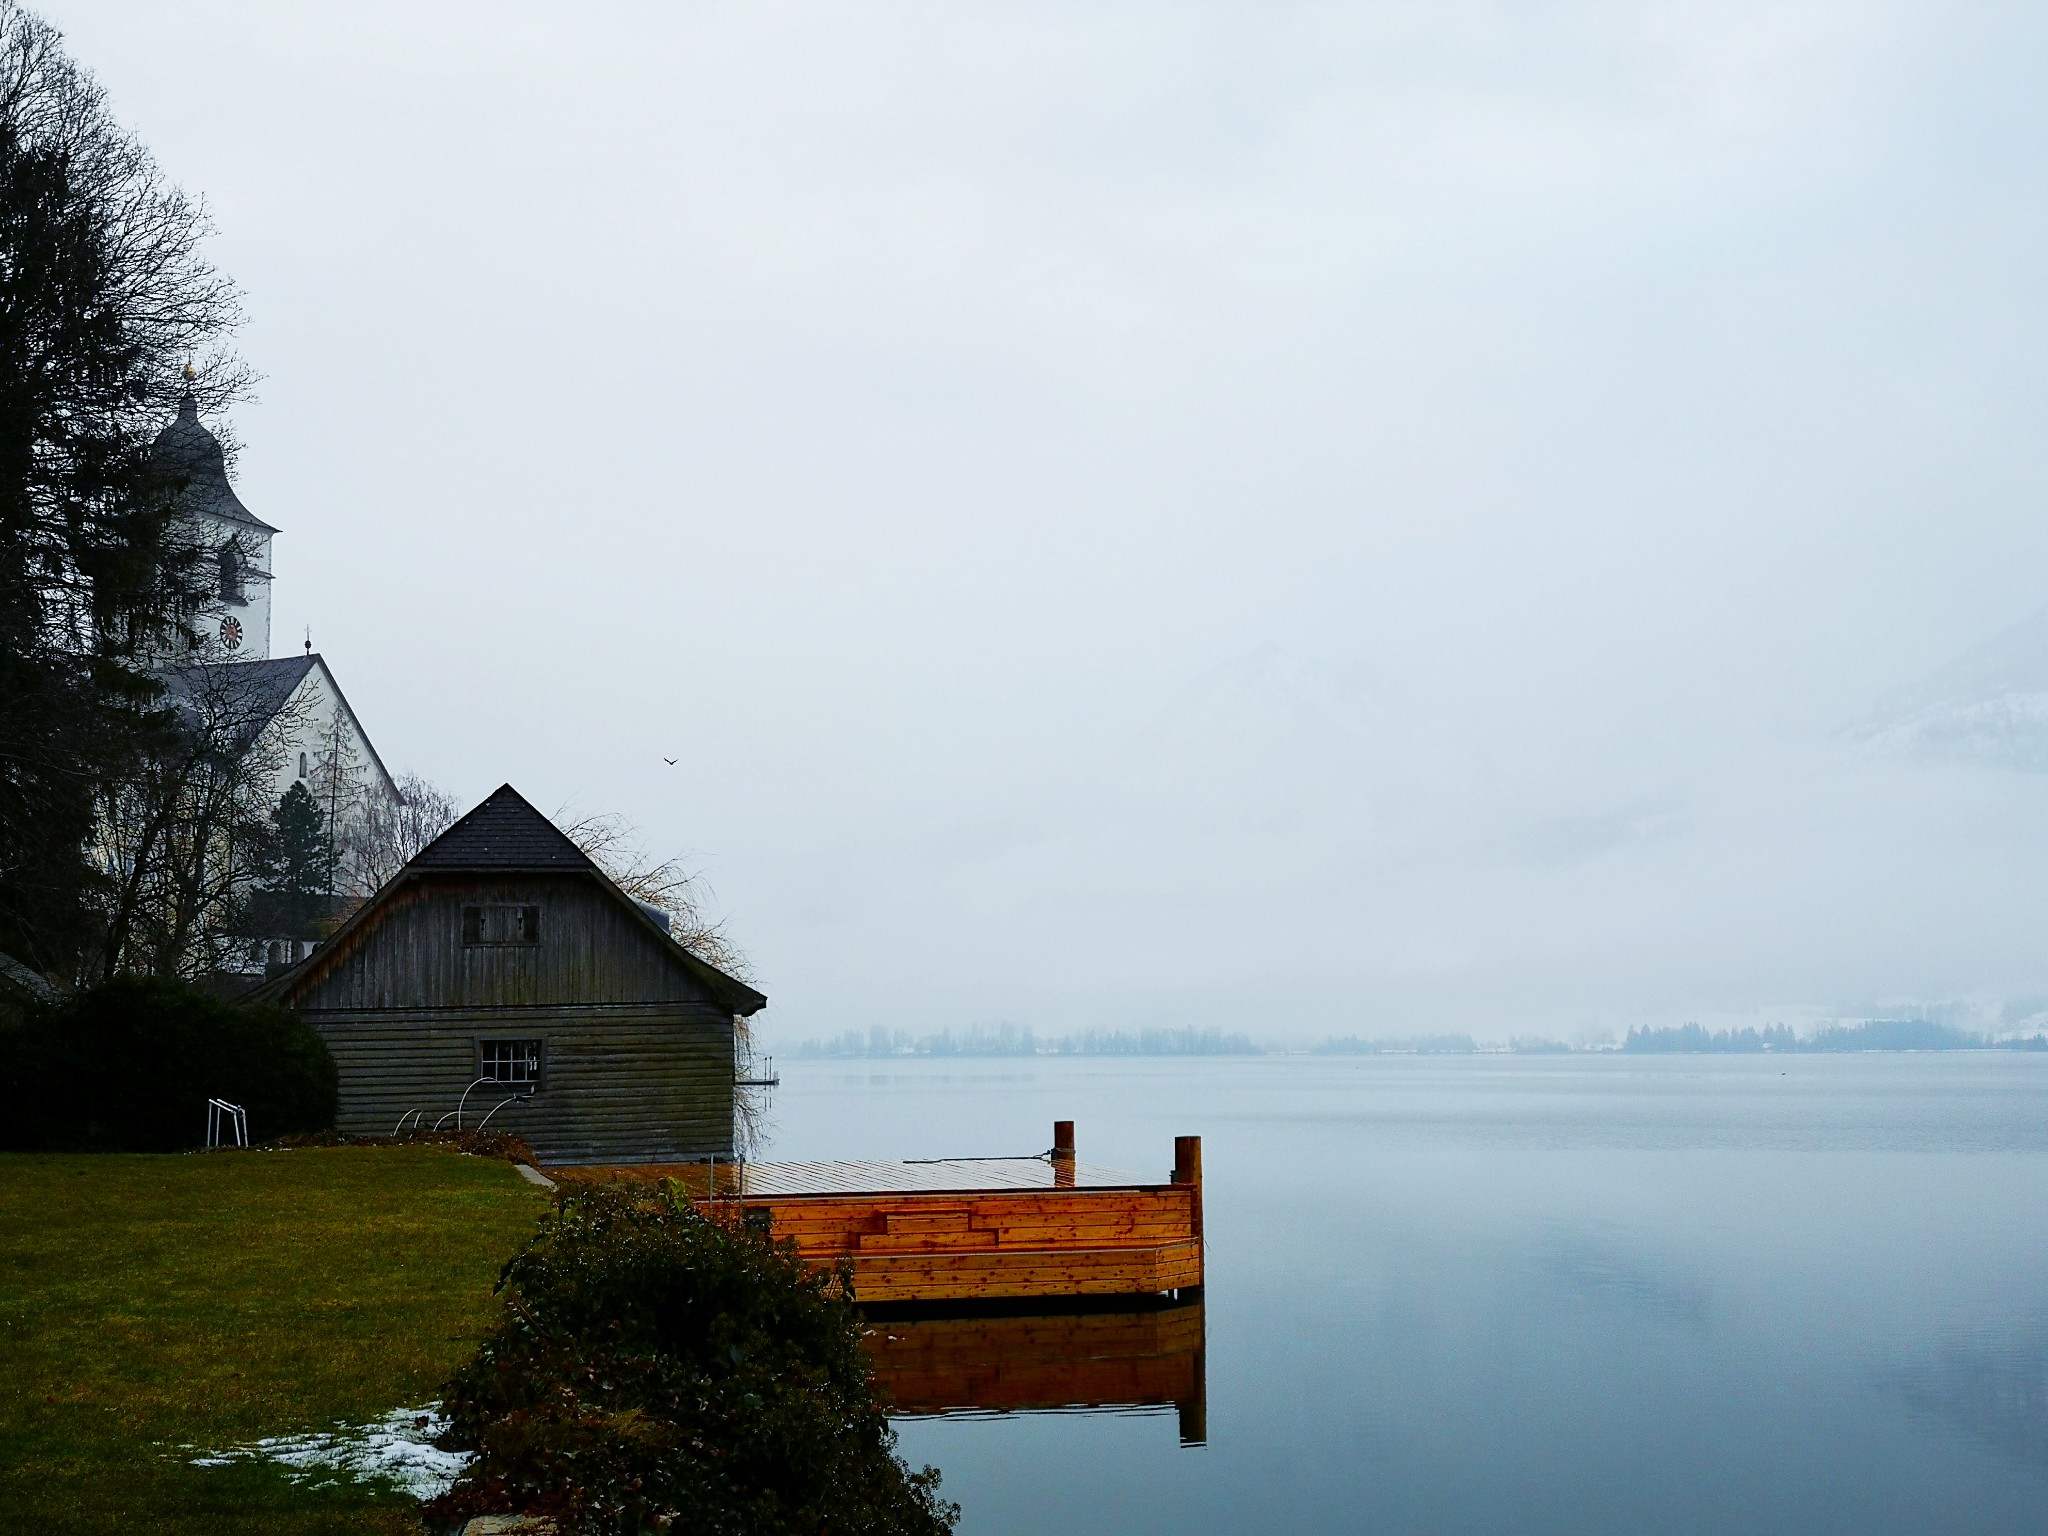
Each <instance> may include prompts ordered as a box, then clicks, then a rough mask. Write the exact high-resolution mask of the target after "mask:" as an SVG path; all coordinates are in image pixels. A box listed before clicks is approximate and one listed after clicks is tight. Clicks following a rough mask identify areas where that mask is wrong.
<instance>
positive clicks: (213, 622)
mask: <svg viewBox="0 0 2048 1536" xmlns="http://www.w3.org/2000/svg"><path fill="white" fill-rule="evenodd" d="M198 537H199V539H200V541H201V542H200V548H201V549H203V550H207V551H210V552H211V553H212V556H213V558H214V559H216V560H217V559H218V558H219V554H220V551H221V550H222V549H224V548H228V547H232V548H233V549H234V551H235V554H236V557H237V559H238V560H239V562H240V572H239V575H240V583H239V585H240V591H241V596H240V597H239V598H235V597H223V596H221V595H220V593H219V589H218V587H216V588H215V595H214V596H213V597H212V598H211V599H209V600H208V601H207V602H205V603H203V604H201V606H200V609H199V613H198V615H197V616H196V619H195V622H194V624H193V628H194V629H195V630H196V631H197V632H198V634H199V637H200V642H201V645H202V646H203V647H204V649H205V650H206V652H207V654H208V655H209V656H210V657H211V658H212V659H214V660H216V661H262V660H264V659H265V658H266V657H268V656H269V655H270V543H271V535H269V534H268V533H265V532H264V531H263V530H261V529H260V528H252V527H250V526H249V525H248V524H246V523H236V522H231V521H229V520H228V519H226V518H217V517H212V516H208V517H207V518H205V520H204V524H203V526H202V528H201V529H200V531H199V535H198ZM230 620H232V621H233V624H234V629H233V630H232V631H230V630H229V629H228V627H227V626H228V623H229V621H230Z"/></svg>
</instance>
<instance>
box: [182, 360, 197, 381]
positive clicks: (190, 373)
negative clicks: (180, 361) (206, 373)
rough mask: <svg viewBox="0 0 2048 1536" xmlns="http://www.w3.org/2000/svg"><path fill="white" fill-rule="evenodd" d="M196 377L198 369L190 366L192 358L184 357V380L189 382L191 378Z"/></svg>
mask: <svg viewBox="0 0 2048 1536" xmlns="http://www.w3.org/2000/svg"><path fill="white" fill-rule="evenodd" d="M198 377H199V370H198V369H197V368H194V367H193V366H192V359H191V358H189V357H188V358H186V359H185V378H186V381H187V382H188V383H189V382H190V381H191V380H193V379H196V378H198Z"/></svg>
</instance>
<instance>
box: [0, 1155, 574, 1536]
mask: <svg viewBox="0 0 2048 1536" xmlns="http://www.w3.org/2000/svg"><path fill="white" fill-rule="evenodd" d="M547 1204H548V1201H547V1197H546V1196H545V1194H544V1193H543V1192H542V1191H541V1190H539V1189H537V1188H535V1187H534V1186H532V1185H530V1184H528V1183H526V1182H525V1181H524V1180H522V1179H521V1178H519V1176H518V1175H517V1174H516V1172H515V1171H514V1170H513V1169H512V1168H511V1167H510V1166H509V1165H508V1164H506V1163H502V1162H497V1161H492V1160H488V1159H485V1158H479V1157H464V1156H460V1155H458V1154H456V1153H453V1152H450V1151H448V1150H446V1149H443V1148H437V1147H390V1148H381V1147H380V1148H368V1147H336V1148H300V1149H296V1150H293V1151H288V1152H218V1153H206V1154H194V1155H187V1156H176V1155H171V1156H118V1155H106V1154H101V1155H81V1156H43V1155H36V1154H19V1155H5V1156H0V1530H7V1531H15V1530H20V1531H36V1532H40V1533H71V1532H79V1533H83V1532H88V1531H90V1532H95V1533H97V1532H105V1531H112V1530H148V1531H152V1532H161V1533H166V1536H182V1533H186V1532H191V1533H194V1536H197V1533H199V1532H206V1533H209V1536H213V1533H222V1532H252V1533H253V1532H259V1531H260V1532H263V1533H265V1536H298V1533H314V1532H318V1533H330V1532H332V1533H341V1532H347V1533H351V1536H354V1533H359V1532H372V1531H389V1532H403V1531H415V1530H417V1529H418V1525H417V1522H416V1520H415V1519H414V1517H413V1515H412V1506H411V1503H410V1501H409V1500H407V1499H405V1498H404V1497H402V1496H399V1495H395V1494H393V1493H392V1492H390V1491H389V1490H388V1489H382V1488H377V1487H372V1486H366V1485H363V1484H360V1483H347V1484H341V1485H334V1484H329V1485H327V1486H325V1487H317V1486H312V1485H310V1484H309V1483H308V1482H306V1481H303V1480H294V1479H293V1478H291V1477H289V1476H287V1475H286V1474H285V1473H284V1472H282V1471H281V1470H279V1469H277V1468H275V1467H272V1466H269V1465H267V1464H263V1463H252V1462H238V1463H236V1464H233V1465H230V1466H226V1467H217V1468H200V1467H193V1466H191V1465H189V1464H188V1463H187V1461H186V1460H185V1459H183V1458H181V1457H180V1456H178V1455H177V1454H176V1453H175V1447H177V1446H180V1445H186V1444H191V1445H198V1446H202V1447H209V1448H225V1447H229V1446H234V1445H238V1444H244V1443H247V1442H249V1441H252V1440H255V1439H257V1438H259V1437H261V1436H266V1435H275V1434H279V1433H285V1432H290V1431H295V1430H307V1429H325V1428H327V1427H329V1426H330V1425H331V1424H332V1423H333V1422H334V1421H335V1420H337V1419H347V1420H351V1421H367V1420H373V1419H377V1418H380V1417H382V1416H383V1415H384V1414H386V1413H388V1412H389V1411H391V1410H392V1409H394V1408H397V1407H401V1406H410V1405H413V1404H417V1403H421V1402H424V1401H427V1400H428V1399H431V1398H433V1397H435V1396H436V1395H437V1392H438V1389H439V1387H440V1385H441V1383H442V1382H443V1381H445V1380H446V1379H447V1377H448V1376H449V1374H450V1373H451V1372H452V1371H453V1370H454V1369H455V1367H456V1366H458V1365H460V1364H461V1363H462V1362H463V1361H464V1360H466V1359H468V1357H469V1356H470V1354H471V1353H472V1352H473V1350H474V1348H475V1344H476V1341H477V1340H478V1338H480V1337H481V1336H482V1334H483V1333H484V1332H485V1330H486V1329H487V1328H488V1327H489V1326H490V1324H491V1322H492V1321H493V1319H494V1317H495V1315H496V1301H495V1298H494V1297H493V1296H492V1294H491V1287H492V1283H493V1282H494V1281H495V1279H496V1277H497V1273H498V1269H499V1266H500V1265H502V1264H503V1263H504V1261H505V1260H506V1259H507V1258H508V1257H509V1256H511V1254H513V1253H514V1252H515V1251H517V1250H518V1249H519V1247H520V1246H521V1245H522V1243H523V1242H524V1241H525V1239H526V1237H527V1236H528V1234H529V1233H530V1232H531V1231H532V1229H533V1224H534V1221H535V1219H536V1218H537V1217H538V1216H539V1215H540V1213H541V1212H542V1211H543V1210H544V1209H546V1207H547Z"/></svg>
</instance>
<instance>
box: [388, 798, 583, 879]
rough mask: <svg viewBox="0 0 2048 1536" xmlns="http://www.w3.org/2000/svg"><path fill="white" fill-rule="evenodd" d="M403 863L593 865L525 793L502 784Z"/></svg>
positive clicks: (535, 869) (533, 867)
mask: <svg viewBox="0 0 2048 1536" xmlns="http://www.w3.org/2000/svg"><path fill="white" fill-rule="evenodd" d="M407 867H408V868H410V869H503V870H515V871H518V872H520V873H541V874H545V873H552V872H556V871H563V870H566V871H571V872H575V871H581V870H587V869H595V868H596V867H597V866H596V865H594V864H592V863H591V862H590V860H589V859H587V858H586V857H584V854H583V850H582V849H580V848H578V847H577V846H576V845H575V844H574V843H572V842H570V841H569V839H568V838H567V837H565V836H564V835H563V833H562V830H561V828H559V827H557V826H556V825H555V824H554V823H553V822H552V821H549V820H548V819H547V817H545V816H543V815H541V813H540V812H539V811H536V810H535V809H534V808H533V807H532V805H530V804H529V803H528V802H527V799H526V797H525V796H524V795H522V794H520V793H519V791H518V790H516V789H514V788H513V787H512V786H511V785H510V784H501V785H499V786H498V788H497V789H495V790H494V791H492V793H491V795H490V797H489V798H488V799H486V800H485V801H484V803H483V804H482V805H479V806H478V807H477V808H476V809H475V810H473V811H471V812H470V813H469V814H468V815H467V816H465V817H463V818H462V820H460V821H458V822H456V823H455V825H454V826H452V827H450V828H449V829H448V830H447V831H446V832H443V833H442V834H441V835H440V836H439V837H437V838H435V839H434V840H433V841H432V842H431V843H429V844H427V846H426V847H424V848H422V849H421V850H420V851H419V852H418V853H417V854H416V855H414V857H413V861H412V863H411V864H410V865H408V866H407Z"/></svg>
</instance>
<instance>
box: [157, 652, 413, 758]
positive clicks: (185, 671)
mask: <svg viewBox="0 0 2048 1536" xmlns="http://www.w3.org/2000/svg"><path fill="white" fill-rule="evenodd" d="M316 667H317V668H319V669H320V671H321V672H322V673H324V674H325V675H326V678H327V686H328V687H329V688H331V689H332V690H333V691H334V699H335V703H336V704H337V705H339V706H340V708H341V709H343V710H344V711H346V712H347V714H348V717H349V718H350V719H351V720H355V718H356V714H355V710H354V709H352V708H351V707H350V706H349V702H348V697H347V695H345V694H344V693H343V692H342V691H341V684H340V683H339V682H337V681H335V677H334V672H333V670H332V669H331V668H330V667H329V666H328V665H327V663H326V662H325V661H324V660H323V659H322V658H321V655H320V653H319V652H318V651H308V652H306V653H305V654H304V655H303V656H271V657H266V658H264V659H262V660H258V661H200V662H194V663H193V664H192V665H191V666H189V667H179V668H176V669H175V670H173V671H169V672H165V673H164V674H162V676H163V684H164V695H165V698H166V699H167V701H168V702H169V703H170V704H171V706H172V707H173V708H176V709H181V710H186V711H189V712H191V713H194V714H200V713H213V714H214V715H215V716H216V718H218V717H219V716H220V715H221V714H227V715H229V716H231V717H232V719H233V723H234V724H235V725H236V726H237V727H238V731H237V735H238V736H239V738H240V739H239V740H237V741H236V742H235V749H236V750H237V751H247V750H248V748H249V745H250V744H251V743H252V742H254V741H255V740H256V738H257V737H258V736H260V735H261V734H262V733H263V728H264V727H265V726H267V725H269V724H270V722H271V721H273V720H275V719H276V718H277V716H278V713H279V712H280V711H281V710H283V708H284V707H285V705H287V704H289V703H290V702H291V701H292V695H294V694H295V693H297V692H298V691H299V685H300V684H302V683H303V682H305V680H306V677H307V675H308V674H309V673H311V672H312V671H313V669H314V668H316ZM356 729H357V731H358V732H360V734H361V738H362V743H363V745H364V746H365V747H367V748H368V749H369V754H370V763H371V766H372V767H374V768H375V769H376V771H377V772H378V774H380V775H381V776H382V777H383V780H384V785H385V787H386V788H387V789H389V788H392V787H393V781H392V778H391V770H390V769H388V768H386V767H385V766H384V759H383V758H382V757H380V756H378V755H377V748H376V744H375V743H373V742H372V741H371V740H370V733H369V732H368V731H364V730H363V729H362V723H361V722H360V721H357V723H356Z"/></svg>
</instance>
